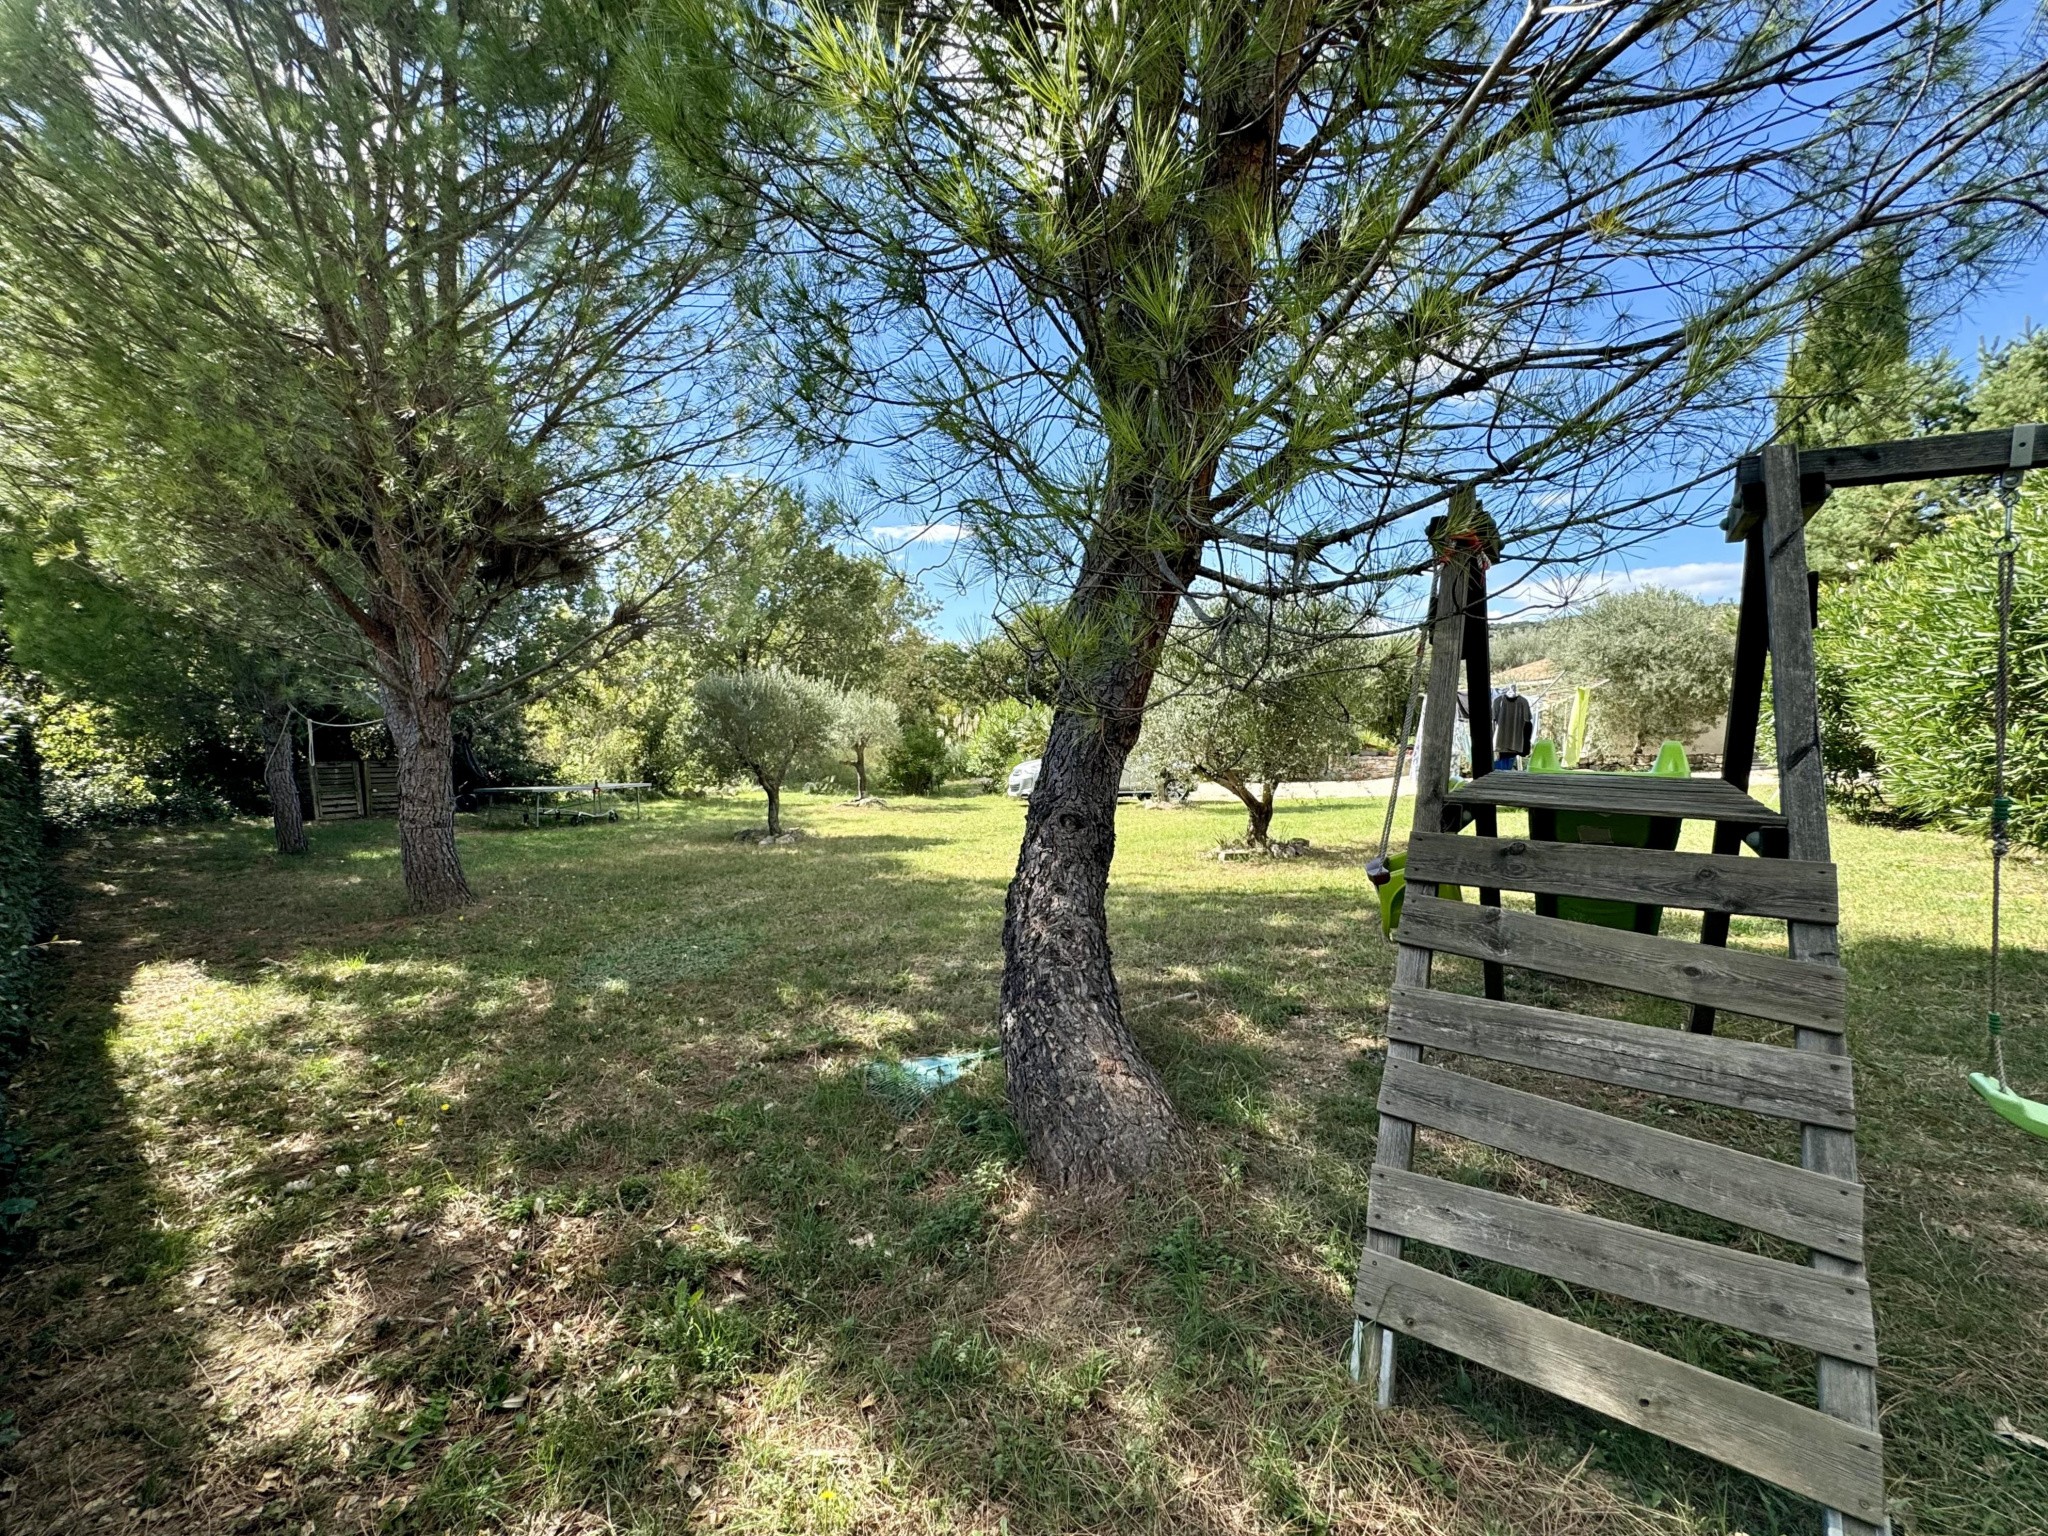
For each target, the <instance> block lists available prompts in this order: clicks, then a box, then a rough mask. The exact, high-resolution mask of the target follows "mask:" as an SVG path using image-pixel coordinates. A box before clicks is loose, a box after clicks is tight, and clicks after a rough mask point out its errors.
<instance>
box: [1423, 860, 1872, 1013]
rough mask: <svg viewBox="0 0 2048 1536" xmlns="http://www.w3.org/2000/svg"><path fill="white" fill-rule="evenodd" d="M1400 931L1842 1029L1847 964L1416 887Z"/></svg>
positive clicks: (1514, 961)
mask: <svg viewBox="0 0 2048 1536" xmlns="http://www.w3.org/2000/svg"><path fill="white" fill-rule="evenodd" d="M1395 937H1396V938H1398V939H1399V940H1400V941H1401V942H1402V943H1403V944H1419V945H1422V946H1424V947H1425V948H1429V949H1439V950H1445V951H1447V952H1449V953H1451V954H1454V955H1464V956H1467V957H1468V958H1470V959H1474V960H1498V961H1501V962H1502V963H1504V964H1507V965H1519V966H1523V967H1526V968H1527V969H1530V970H1536V971H1549V972H1551V973H1552V974H1554V975H1558V976H1570V977H1573V978H1575V979H1577V980H1579V981H1591V982H1597V983H1600V984H1601V985H1603V986H1610V987H1620V988H1622V989H1623V990H1625V991H1629V992H1647V993H1649V994H1650V995H1651V996H1653V997H1670V998H1676V999H1677V1000H1678V1001H1680V1002H1683V1003H1706V1004H1708V1005H1709V1006H1711V1007H1715V1008H1720V1009H1725V1010H1726V1011H1728V1012H1730V1013H1745V1014H1750V1015H1752V1016H1754V1017H1756V1018H1760V1019H1776V1020H1778V1021H1779V1022H1781V1023H1785V1024H1803V1025H1805V1026H1807V1027H1808V1028H1810V1029H1830V1030H1837V1031H1839V1030H1840V1029H1841V1028H1842V1021H1843V1014H1844V1011H1845V1009H1846V1007H1847V988H1846V985H1845V983H1844V981H1843V977H1842V972H1841V971H1840V970H1839V969H1838V968H1836V967H1833V966H1821V965H1805V964H1801V963H1800V962H1799V961H1796V960H1787V959H1784V958H1782V957H1780V956H1778V955H1758V954H1752V953H1750V952H1749V951H1747V950H1739V949H1712V948H1709V947H1707V946H1705V945H1700V944H1687V943H1685V942H1683V941H1682V940H1679V939H1664V938H1658V937H1656V936H1655V935H1653V934H1646V933H1628V932H1625V931H1623V930H1621V929H1618V928H1599V927H1595V926H1593V925H1592V924H1590V923H1573V922H1567V921H1565V920H1564V919H1562V918H1555V917H1537V916H1535V915H1534V914H1533V913H1529V912H1517V911H1513V910H1511V909H1509V908H1505V907H1472V906H1467V905H1466V904H1465V903H1463V902H1458V901H1445V900H1443V899H1442V898H1441V897H1428V896H1424V897H1418V896H1416V895H1415V893H1414V892H1413V891H1412V890H1411V891H1410V892H1409V893H1408V895H1407V896H1406V897H1405V898H1404V899H1403V901H1402V903H1401V926H1400V929H1399V930H1398V931H1397V932H1396V934H1395Z"/></svg>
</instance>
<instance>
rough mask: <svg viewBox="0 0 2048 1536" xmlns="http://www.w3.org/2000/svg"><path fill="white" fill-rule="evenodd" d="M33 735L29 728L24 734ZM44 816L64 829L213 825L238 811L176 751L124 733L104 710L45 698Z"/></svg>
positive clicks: (38, 725) (41, 742) (40, 730)
mask: <svg viewBox="0 0 2048 1536" xmlns="http://www.w3.org/2000/svg"><path fill="white" fill-rule="evenodd" d="M23 728H24V729H25V728H26V727H25V726H24V727H23ZM35 740H36V745H37V749H38V751H39V753H40V764H41V767H40V771H39V775H38V777H39V782H40V805H41V807H42V810H41V814H43V815H47V817H48V818H49V820H50V822H51V823H52V824H54V825H56V826H60V827H111V826H147V825H152V824H155V823H158V822H174V821H213V820H218V819H219V818H221V817H224V816H232V815H233V814H234V807H233V806H232V805H230V804H229V803H228V801H227V800H226V799H225V798H224V797H223V796H222V795H221V794H220V792H219V790H218V789H217V788H216V787H215V786H214V785H213V784H212V783H210V782H209V781H208V776H207V775H205V774H203V773H194V772H188V771H184V770H185V769H187V768H189V767H190V765H188V764H181V763H180V762H179V761H178V760H177V756H178V755H177V754H176V753H175V752H168V751H165V750H163V749H162V748H161V746H160V744H158V743H154V742H150V741H146V740H137V739H134V738H131V737H128V736H125V735H123V734H122V733H121V731H120V730H119V728H118V725H117V722H116V719H115V716H114V713H113V711H112V710H110V709H108V708H107V707H106V706H105V705H101V704H91V703H85V702H82V701H78V700H71V699H66V698H63V697H62V696H60V695H58V694H54V693H49V692H45V693H43V694H42V695H41V697H40V700H39V701H38V703H37V706H36V709H35Z"/></svg>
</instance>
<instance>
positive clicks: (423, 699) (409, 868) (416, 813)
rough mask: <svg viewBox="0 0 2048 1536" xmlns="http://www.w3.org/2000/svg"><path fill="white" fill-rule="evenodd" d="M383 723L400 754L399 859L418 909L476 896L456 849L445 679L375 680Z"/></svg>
mask: <svg viewBox="0 0 2048 1536" xmlns="http://www.w3.org/2000/svg"><path fill="white" fill-rule="evenodd" d="M381 692H382V694H383V697H384V725H385V728H386V729H387V730H388V731H390V733H391V745H392V747H393V749H394V750H395V752H396V754H397V758H398V861H399V864H400V866H401V868H402V869H403V870H404V872H405V894H406V899H407V900H408V901H410V902H411V904H412V906H413V908H414V909H415V910H416V911H421V912H443V911H446V910H447V909H449V908H450V907H459V906H464V905H466V904H467V903H469V902H470V901H472V900H474V899H475V898H474V896H473V895H472V894H471V892H470V889H469V881H468V879H467V878H466V877H465V876H464V875H463V873H462V859H461V856H460V855H459V854H458V853H457V852H456V849H455V725H454V708H453V706H452V705H451V704H450V702H449V698H448V693H447V690H446V689H445V688H443V687H425V688H417V689H415V688H403V687H394V686H393V685H392V683H391V681H390V680H389V679H388V678H387V679H384V680H382V682H381Z"/></svg>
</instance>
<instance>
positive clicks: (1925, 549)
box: [1815, 492, 2048, 847]
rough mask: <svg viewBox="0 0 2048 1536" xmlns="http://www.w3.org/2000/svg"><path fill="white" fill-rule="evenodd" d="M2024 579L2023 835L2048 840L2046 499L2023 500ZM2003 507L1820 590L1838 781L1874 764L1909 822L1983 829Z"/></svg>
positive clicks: (1883, 799) (2019, 672) (2015, 739)
mask: <svg viewBox="0 0 2048 1536" xmlns="http://www.w3.org/2000/svg"><path fill="white" fill-rule="evenodd" d="M2016 524H2017V527H2018V529H2019V534H2020V554H2019V562H2018V567H2017V570H2016V572H2015V576H2014V583H2013V641H2012V695H2011V701H2010V704H2009V706H2008V708H2009V713H2010V717H2011V720H2012V722H2013V729H2012V732H2011V745H2010V748H2009V752H2008V758H2007V764H2006V793H2007V794H2008V795H2010V796H2012V798H2013V801H2014V807H2013V836H2014V837H2015V839H2017V840H2019V841H2022V842H2026V843H2030V844H2032V845H2034V846H2036V847H2042V846H2048V731H2042V730H2040V729H2038V727H2037V725H2036V723H2037V722H2039V721H2040V720H2041V719H2043V718H2044V715H2043V711H2044V710H2048V549H2044V543H2043V541H2044V540H2048V497H2044V496H2043V495H2042V494H2041V493H2040V492H2035V493H2033V494H2030V495H2028V496H2026V497H2025V498H2024V500H2023V501H2022V503H2021V506H2020V509H2019V513H2018V515H2017V518H2016ZM1997 533H1998V528H1997V523H1996V514H1995V513H1994V512H1991V511H1989V510H1986V509H1982V508H1979V509H1976V510H1974V511H1973V512H1972V513H1971V514H1970V515H1969V516H1966V517H1958V518H1956V519H1955V520H1953V521H1952V522H1951V523H1950V525H1949V526H1948V528H1946V529H1945V530H1944V531H1943V532H1941V533H1939V534H1936V535H1933V536H1932V537H1929V538H1924V539H1921V540H1919V541H1918V542H1916V543H1913V544H1911V545H1909V546H1907V547H1906V548H1905V549H1903V550H1902V551H1900V553H1899V554H1898V555H1897V557H1896V558H1894V559H1892V560H1888V561H1886V562H1885V563H1884V564H1882V565H1880V566H1878V567H1876V568H1875V569H1873V570H1872V571H1870V572H1869V573H1868V574H1866V575H1865V576H1864V577H1863V578H1862V579H1861V580H1859V581H1857V582H1855V583H1854V584H1853V585H1849V586H1843V587H1831V588H1829V589H1828V590H1827V591H1826V592H1825V593H1824V594H1823V596H1822V599H1821V619H1820V629H1819V631H1818V632H1817V634H1816V635H1815V647H1816V650H1817V652H1818V660H1819V663H1820V679H1819V680H1820V685H1821V693H1822V699H1823V709H1822V712H1821V718H1822V724H1823V729H1824V731H1825V732H1826V733H1827V738H1828V739H1826V740H1825V741H1824V742H1823V746H1824V749H1825V753H1826V759H1827V762H1828V765H1829V767H1830V769H1831V770H1832V771H1833V772H1834V774H1835V775H1836V781H1837V784H1838V786H1841V785H1843V784H1845V783H1846V782H1849V781H1850V780H1851V777H1852V776H1853V775H1855V774H1856V773H1858V772H1859V771H1864V770H1867V769H1869V768H1872V767H1874V769H1875V772H1876V778H1877V803H1878V804H1879V805H1881V806H1882V807H1883V808H1885V809H1887V810H1889V811H1890V812H1892V813H1893V814H1896V815H1898V816H1900V817H1902V818H1904V819H1906V820H1909V821H1914V822H1936V823H1940V824H1942V825H1946V826H1968V827H1984V826H1986V825H1987V823H1988V820H1989V814H1990V807H1991V771H1992V752H1993V744H1992V697H1991V696H1992V683H1993V678H1994V677H1995V675H1996V668H1997V634H1998V629H1997V601H1996V592H1997V579H1998V578H1997V572H1998V561H1997V553H1996V550H1995V548H1994V545H1995V542H1996V538H1997Z"/></svg>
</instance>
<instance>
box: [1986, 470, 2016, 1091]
mask: <svg viewBox="0 0 2048 1536" xmlns="http://www.w3.org/2000/svg"><path fill="white" fill-rule="evenodd" d="M2019 499H2020V471H2018V470H2012V469H2009V470H2007V471H2006V472H2005V473H2004V474H2003V475H2001V476H1999V478H1998V500H1999V505H2000V506H2001V507H2002V508H2003V510H2004V514H2005V528H2004V531H2003V532H2002V533H2001V534H2000V536H1999V540H1998V545H1997V550H1998V677H1997V681H1996V682H1995V683H1994V684H1993V686H1992V691H1991V739H1992V758H1991V1008H1990V1012H1989V1015H1988V1023H1989V1027H1990V1032H1991V1063H1992V1072H1993V1074H1994V1075H1995V1076H1996V1077H1997V1079H1998V1084H1999V1086H2000V1087H2001V1088H2003V1087H2004V1086H2005V1081H2006V1079H2005V1019H2004V1016H2003V1014H2002V1013H2001V1011H2000V1006H1999V1005H2000V997H1999V967H1998V959H1999V949H2000V935H1999V911H2000V908H2001V907H2002V906H2003V904H2004V894H2005V892H2004V869H2005V855H2006V852H2007V850H2008V848H2009V847H2010V845H2011V826H2012V802H2011V801H2010V800H2008V799H2007V798H2006V796H2005V738H2006V731H2007V722H2006V713H2007V697H2008V694H2009V692H2010V690H2011V686H2012V682H2011V676H2012V654H2011V653H2012V587H2013V567H2014V564H2015V557H2016V556H2017V555H2018V553H2019V537H2018V535H2017V534H2016V533H2015V532H2014V530H2013V509H2014V508H2015V507H2016V506H2017V505H2018V503H2019Z"/></svg>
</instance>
